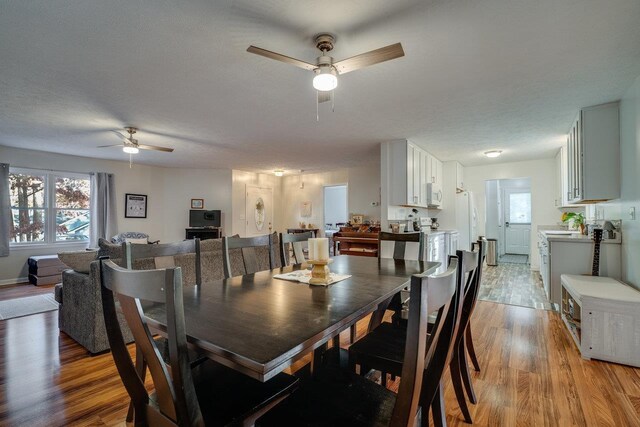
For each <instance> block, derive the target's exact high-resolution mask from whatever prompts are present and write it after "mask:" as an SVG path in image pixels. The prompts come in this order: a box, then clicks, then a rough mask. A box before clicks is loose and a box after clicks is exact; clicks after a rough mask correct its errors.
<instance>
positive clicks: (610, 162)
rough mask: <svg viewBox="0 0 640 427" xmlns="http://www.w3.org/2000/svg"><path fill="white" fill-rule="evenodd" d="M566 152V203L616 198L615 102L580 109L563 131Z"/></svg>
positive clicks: (617, 146) (617, 126)
mask: <svg viewBox="0 0 640 427" xmlns="http://www.w3.org/2000/svg"><path fill="white" fill-rule="evenodd" d="M566 154H567V160H566V165H567V172H566V175H567V179H566V182H567V189H566V194H567V200H568V202H569V204H578V203H594V202H598V201H604V200H612V199H617V198H619V197H620V120H619V103H618V102H612V103H608V104H602V105H596V106H594V107H589V108H583V109H582V110H580V113H579V114H578V117H577V118H576V120H575V121H574V122H573V124H572V126H571V129H570V131H569V134H568V135H567V152H566Z"/></svg>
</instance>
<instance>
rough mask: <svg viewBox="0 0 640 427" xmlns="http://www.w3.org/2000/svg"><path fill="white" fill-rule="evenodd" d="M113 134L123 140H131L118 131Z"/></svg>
mask: <svg viewBox="0 0 640 427" xmlns="http://www.w3.org/2000/svg"><path fill="white" fill-rule="evenodd" d="M111 132H113V133H115V134H116V135H118V136H119V137H120V138H122V139H129V137H128V136H126V135H124V134H122V133H120V132H118V131H117V130H112V131H111Z"/></svg>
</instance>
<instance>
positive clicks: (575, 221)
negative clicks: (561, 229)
mask: <svg viewBox="0 0 640 427" xmlns="http://www.w3.org/2000/svg"><path fill="white" fill-rule="evenodd" d="M562 222H566V223H568V225H569V230H578V229H579V230H580V233H582V234H584V214H583V213H582V212H565V213H563V214H562Z"/></svg>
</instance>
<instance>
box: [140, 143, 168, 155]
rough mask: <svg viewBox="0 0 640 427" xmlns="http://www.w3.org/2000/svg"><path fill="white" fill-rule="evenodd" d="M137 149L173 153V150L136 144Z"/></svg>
mask: <svg viewBox="0 0 640 427" xmlns="http://www.w3.org/2000/svg"><path fill="white" fill-rule="evenodd" d="M137 147H138V148H139V149H141V150H155V151H164V152H166V153H173V148H166V147H158V146H156V145H144V144H138V146H137Z"/></svg>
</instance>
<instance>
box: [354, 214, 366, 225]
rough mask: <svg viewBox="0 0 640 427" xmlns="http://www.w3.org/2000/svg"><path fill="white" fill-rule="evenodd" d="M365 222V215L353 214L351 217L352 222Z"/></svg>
mask: <svg viewBox="0 0 640 427" xmlns="http://www.w3.org/2000/svg"><path fill="white" fill-rule="evenodd" d="M362 223H364V215H353V216H352V217H351V224H354V225H360V224H362Z"/></svg>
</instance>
